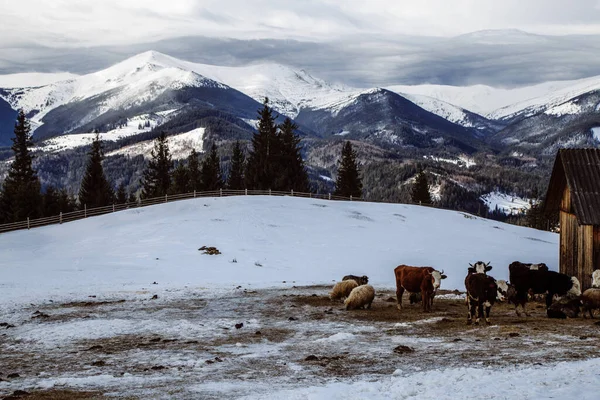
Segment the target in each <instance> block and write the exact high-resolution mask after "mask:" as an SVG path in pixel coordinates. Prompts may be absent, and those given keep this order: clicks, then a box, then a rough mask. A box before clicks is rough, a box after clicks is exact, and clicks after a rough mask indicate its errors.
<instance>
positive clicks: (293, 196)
mask: <svg viewBox="0 0 600 400" xmlns="http://www.w3.org/2000/svg"><path fill="white" fill-rule="evenodd" d="M292 197H294V189H292Z"/></svg>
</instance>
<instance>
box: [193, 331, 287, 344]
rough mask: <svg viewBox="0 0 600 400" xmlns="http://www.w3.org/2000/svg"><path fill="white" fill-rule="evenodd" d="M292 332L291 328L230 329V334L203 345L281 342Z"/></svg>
mask: <svg viewBox="0 0 600 400" xmlns="http://www.w3.org/2000/svg"><path fill="white" fill-rule="evenodd" d="M293 334H294V331H293V330H291V329H278V328H264V329H261V330H260V331H249V330H248V331H245V332H239V331H232V332H231V334H229V335H227V336H225V337H221V338H217V339H214V340H211V341H208V342H205V345H206V346H207V347H208V348H212V347H219V346H226V345H236V344H238V343H241V344H255V343H261V342H263V341H265V340H266V341H269V342H271V343H282V342H284V341H286V340H287V339H289V338H290V337H291V336H292V335H293Z"/></svg>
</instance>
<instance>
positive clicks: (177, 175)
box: [171, 162, 190, 194]
mask: <svg viewBox="0 0 600 400" xmlns="http://www.w3.org/2000/svg"><path fill="white" fill-rule="evenodd" d="M189 192H190V175H189V171H188V169H187V167H186V166H185V165H184V164H183V163H182V162H180V163H179V164H177V168H175V171H173V182H172V183H171V193H173V194H184V193H189Z"/></svg>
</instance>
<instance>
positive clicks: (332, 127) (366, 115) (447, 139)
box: [296, 89, 483, 153]
mask: <svg viewBox="0 0 600 400" xmlns="http://www.w3.org/2000/svg"><path fill="white" fill-rule="evenodd" d="M296 120H297V121H298V122H299V123H301V124H303V125H305V126H307V127H309V128H310V129H313V130H318V131H319V132H321V133H323V134H324V135H326V136H334V135H337V136H349V137H351V138H357V139H368V140H370V141H373V142H377V143H382V142H383V143H386V144H388V145H396V146H400V147H416V148H428V147H431V148H433V147H444V146H450V147H452V146H454V147H457V148H460V149H461V151H466V152H468V153H472V152H475V151H476V150H478V149H481V147H482V146H483V141H482V140H481V139H480V138H479V135H478V133H477V132H476V131H475V130H473V129H467V128H465V127H463V126H460V125H457V124H453V123H451V122H449V121H447V120H445V119H444V118H442V117H439V116H437V115H435V114H433V113H431V112H429V111H427V110H424V109H423V108H421V107H419V106H417V105H416V104H414V103H412V102H411V101H409V100H407V99H406V98H404V97H402V96H400V95H398V94H396V93H394V92H391V91H389V90H385V89H373V90H369V91H364V92H362V93H359V94H357V95H355V96H353V97H350V98H348V99H344V100H343V101H340V102H338V103H334V104H330V105H329V106H327V107H323V108H320V109H303V110H302V111H301V112H300V114H299V115H298V117H297V118H296Z"/></svg>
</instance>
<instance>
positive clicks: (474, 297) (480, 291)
mask: <svg viewBox="0 0 600 400" xmlns="http://www.w3.org/2000/svg"><path fill="white" fill-rule="evenodd" d="M465 288H466V289H467V309H468V314H467V324H468V325H470V324H471V323H472V322H473V318H475V325H479V320H480V319H481V318H483V316H484V314H483V312H484V307H485V322H486V324H488V325H490V323H491V322H490V310H491V309H492V306H493V305H494V303H495V302H496V299H497V297H498V293H499V291H498V284H497V283H496V280H495V279H494V278H492V277H491V276H488V275H485V274H482V273H469V274H468V275H467V277H466V278H465Z"/></svg>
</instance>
